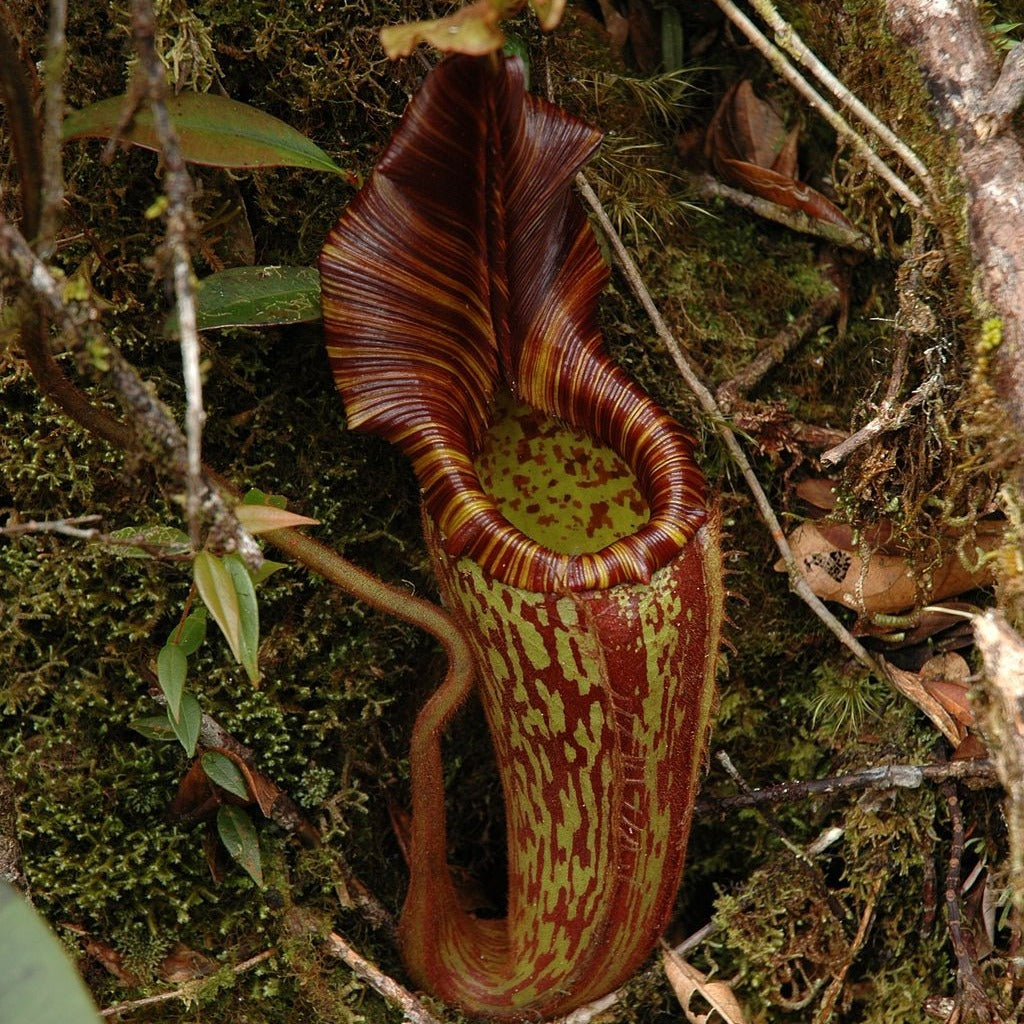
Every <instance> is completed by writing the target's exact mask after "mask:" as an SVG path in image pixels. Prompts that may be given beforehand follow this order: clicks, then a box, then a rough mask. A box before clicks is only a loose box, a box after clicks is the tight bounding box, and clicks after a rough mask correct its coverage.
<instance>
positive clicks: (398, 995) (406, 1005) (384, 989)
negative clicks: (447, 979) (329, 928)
mask: <svg viewBox="0 0 1024 1024" xmlns="http://www.w3.org/2000/svg"><path fill="white" fill-rule="evenodd" d="M326 946H327V952H328V953H330V954H331V956H336V957H337V958H338V959H339V960H343V961H344V962H345V963H346V964H348V966H349V967H351V968H352V970H353V971H354V972H355V974H356V976H357V977H359V978H362V980H363V981H365V982H366V983H367V984H368V985H370V987H371V988H373V989H374V991H376V992H378V993H379V994H380V995H382V996H383V997H384V998H385V999H386V1000H387V1001H388V1002H389V1003H391V1004H392V1005H393V1006H397V1007H398V1008H399V1009H400V1010H401V1011H402V1013H403V1014H405V1018H404V1020H405V1024H439V1022H438V1019H437V1017H435V1016H434V1015H433V1014H432V1013H431V1012H430V1011H429V1010H428V1009H427V1008H426V1007H425V1006H424V1005H423V1003H421V1002H420V1001H419V999H417V998H416V996H414V995H413V994H412V993H411V992H410V991H409V990H408V989H407V988H405V987H404V986H403V985H399V984H398V982H397V981H395V979H394V978H391V977H389V976H388V975H387V974H385V973H384V972H383V971H382V970H381V969H380V968H379V967H377V966H376V965H375V964H372V963H370V961H369V960H367V959H366V958H365V957H364V956H361V955H360V954H359V953H357V952H356V951H355V950H354V949H353V948H352V947H351V946H350V945H349V944H348V943H347V942H346V941H345V940H344V939H343V938H342V937H341V936H340V935H339V934H338V933H337V932H331V933H330V935H328V936H327V939H326Z"/></svg>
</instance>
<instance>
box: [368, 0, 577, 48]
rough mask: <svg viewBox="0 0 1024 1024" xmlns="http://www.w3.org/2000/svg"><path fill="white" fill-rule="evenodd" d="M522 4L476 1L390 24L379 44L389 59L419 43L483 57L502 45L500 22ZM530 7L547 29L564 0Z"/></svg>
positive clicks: (536, 0)
mask: <svg viewBox="0 0 1024 1024" xmlns="http://www.w3.org/2000/svg"><path fill="white" fill-rule="evenodd" d="M525 6H526V0H476V2H475V3H471V4H467V5H466V6H465V7H462V8H460V9H459V10H457V11H456V12H455V13H454V14H450V15H448V17H446V18H434V19H433V20H431V21H413V22H409V23H408V24H405V25H389V26H388V27H387V28H383V29H381V32H380V41H381V45H382V46H383V47H384V52H385V53H386V54H387V55H388V56H389V57H390V58H391V59H392V60H394V59H395V58H396V57H408V56H409V55H410V54H411V53H412V52H413V50H415V49H416V47H417V46H419V45H420V43H426V44H427V45H429V46H433V47H434V48H435V49H437V50H440V51H441V52H442V53H464V54H467V55H468V56H470V57H482V56H484V55H485V54H488V53H495V52H496V51H498V50H500V49H501V48H502V47H503V46H504V45H505V35H504V33H503V32H502V31H501V22H502V21H504V20H505V19H506V18H511V17H513V16H514V15H516V14H518V13H519V12H520V11H521V10H522V9H523V7H525ZM530 7H531V8H532V9H533V11H534V13H535V14H536V15H537V20H538V21H539V22H540V27H541V28H542V29H544V31H546V32H547V31H550V30H551V29H553V28H555V26H557V25H558V23H559V22H560V21H561V20H562V13H563V11H564V10H565V0H530Z"/></svg>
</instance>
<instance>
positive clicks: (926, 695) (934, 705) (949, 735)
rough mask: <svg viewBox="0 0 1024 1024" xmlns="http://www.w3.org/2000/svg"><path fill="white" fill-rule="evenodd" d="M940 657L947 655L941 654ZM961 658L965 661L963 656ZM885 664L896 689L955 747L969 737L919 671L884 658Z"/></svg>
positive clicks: (964, 728) (957, 656) (956, 656)
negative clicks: (912, 670) (905, 667)
mask: <svg viewBox="0 0 1024 1024" xmlns="http://www.w3.org/2000/svg"><path fill="white" fill-rule="evenodd" d="M940 657H946V656H945V655H941V656H940ZM953 657H955V658H959V657H960V656H959V655H958V654H956V655H953ZM960 660H961V661H963V659H962V658H961V659H960ZM883 664H884V665H885V667H886V671H887V672H888V674H889V678H890V679H891V680H892V683H893V685H894V686H895V687H896V689H897V690H899V691H900V693H902V694H903V696H904V697H906V698H907V700H909V701H911V703H913V704H916V705H917V706H918V707H919V708H920V709H921V710H922V711H923V712H924V713H925V714H926V715H927V716H928V718H929V719H930V720H931V723H932V725H934V726H935V728H936V729H938V730H939V732H941V733H942V735H943V736H945V737H946V739H947V740H949V742H950V743H951V744H952V745H953V747H959V746H960V744H961V743H962V742H963V741H964V740H965V739H966V738H967V729H966V727H965V726H964V725H962V724H961V723H960V722H959V721H958V720H957V718H956V716H955V715H952V714H950V712H949V711H947V710H946V708H945V706H944V704H943V702H942V701H940V700H939V699H938V697H937V696H936V695H935V694H934V693H933V692H932V690H931V687H930V685H926V682H925V680H924V679H922V677H921V676H920V675H919V674H918V673H917V672H907V671H906V670H905V669H902V668H897V667H896V666H895V665H892V664H890V663H888V662H886V661H885V660H884V659H883ZM965 664H966V662H965ZM929 682H930V681H929Z"/></svg>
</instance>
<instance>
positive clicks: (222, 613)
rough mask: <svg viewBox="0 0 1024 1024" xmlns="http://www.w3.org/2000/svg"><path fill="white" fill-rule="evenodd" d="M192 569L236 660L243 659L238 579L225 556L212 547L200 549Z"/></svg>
mask: <svg viewBox="0 0 1024 1024" xmlns="http://www.w3.org/2000/svg"><path fill="white" fill-rule="evenodd" d="M192 572H193V575H194V577H195V581H196V589H197V590H198V591H199V596H200V597H201V598H202V599H203V604H205V605H206V607H207V609H208V610H209V612H210V614H211V615H212V616H213V621H214V622H216V623H217V625H218V626H220V630H221V632H222V633H223V634H224V639H225V640H227V642H228V647H230V648H231V653H232V654H233V655H234V656H235V660H236V661H239V662H240V661H241V660H242V622H241V618H240V613H239V609H238V593H237V591H236V590H235V583H234V580H233V578H232V576H231V573H230V572H228V570H227V567H226V566H225V565H224V560H223V559H222V558H218V557H217V556H216V555H211V554H210V552H209V551H200V552H199V554H198V555H196V557H195V562H194V563H193V565H192Z"/></svg>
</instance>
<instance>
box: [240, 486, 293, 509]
mask: <svg viewBox="0 0 1024 1024" xmlns="http://www.w3.org/2000/svg"><path fill="white" fill-rule="evenodd" d="M242 504H243V505H273V506H274V508H287V507H288V499H287V498H286V497H285V496H284V495H283V494H267V492H266V491H261V490H260V489H259V488H258V487H250V488H249V490H247V491H246V492H245V497H244V498H242Z"/></svg>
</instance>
